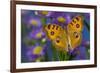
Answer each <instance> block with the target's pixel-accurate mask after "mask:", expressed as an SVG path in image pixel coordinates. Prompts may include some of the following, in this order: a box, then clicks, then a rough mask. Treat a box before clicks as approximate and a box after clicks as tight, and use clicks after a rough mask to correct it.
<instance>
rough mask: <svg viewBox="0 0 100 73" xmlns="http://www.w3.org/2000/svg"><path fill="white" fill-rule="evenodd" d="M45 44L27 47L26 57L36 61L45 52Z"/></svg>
mask: <svg viewBox="0 0 100 73" xmlns="http://www.w3.org/2000/svg"><path fill="white" fill-rule="evenodd" d="M45 50H46V48H45V46H40V45H38V44H37V45H35V46H31V47H29V48H27V53H26V55H27V58H28V60H29V61H36V60H37V59H38V58H40V57H42V56H43V55H44V54H45Z"/></svg>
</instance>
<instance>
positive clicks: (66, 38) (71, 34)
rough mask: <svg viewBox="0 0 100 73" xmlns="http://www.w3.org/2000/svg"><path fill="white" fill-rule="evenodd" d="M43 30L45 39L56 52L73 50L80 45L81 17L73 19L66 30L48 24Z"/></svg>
mask: <svg viewBox="0 0 100 73" xmlns="http://www.w3.org/2000/svg"><path fill="white" fill-rule="evenodd" d="M44 29H45V31H46V34H47V37H48V38H49V39H50V40H51V41H52V43H53V45H54V46H55V47H56V48H57V50H60V51H69V50H74V49H75V48H76V47H78V46H79V45H80V44H81V40H82V30H83V18H82V16H76V17H74V18H73V19H72V20H71V22H70V23H69V24H68V25H67V27H66V29H65V28H62V27H61V26H60V25H57V24H48V25H46V26H45V28H44Z"/></svg>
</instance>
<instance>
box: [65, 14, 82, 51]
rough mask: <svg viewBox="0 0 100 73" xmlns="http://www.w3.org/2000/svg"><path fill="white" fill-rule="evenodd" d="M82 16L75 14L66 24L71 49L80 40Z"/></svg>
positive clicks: (79, 42) (77, 44)
mask: <svg viewBox="0 0 100 73" xmlns="http://www.w3.org/2000/svg"><path fill="white" fill-rule="evenodd" d="M82 29H83V18H82V16H76V17H74V18H73V19H72V21H71V23H69V24H68V26H67V30H68V38H69V44H70V46H71V49H74V48H76V47H78V46H79V45H80V44H81V40H82Z"/></svg>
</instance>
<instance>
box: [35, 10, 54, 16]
mask: <svg viewBox="0 0 100 73" xmlns="http://www.w3.org/2000/svg"><path fill="white" fill-rule="evenodd" d="M34 13H35V15H37V16H42V17H49V16H50V15H51V14H52V12H50V11H35V12H34Z"/></svg>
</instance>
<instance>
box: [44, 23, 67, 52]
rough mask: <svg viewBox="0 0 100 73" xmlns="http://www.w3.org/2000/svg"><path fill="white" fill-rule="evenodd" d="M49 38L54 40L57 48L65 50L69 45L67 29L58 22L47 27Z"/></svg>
mask: <svg viewBox="0 0 100 73" xmlns="http://www.w3.org/2000/svg"><path fill="white" fill-rule="evenodd" d="M45 30H46V32H47V36H48V38H49V39H50V40H51V41H52V43H53V45H54V46H55V47H56V48H57V50H60V51H63V50H65V48H67V47H68V46H67V45H68V39H67V34H66V32H65V30H64V29H63V28H62V27H61V26H59V25H56V24H49V25H47V26H46V27H45Z"/></svg>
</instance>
